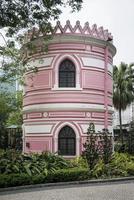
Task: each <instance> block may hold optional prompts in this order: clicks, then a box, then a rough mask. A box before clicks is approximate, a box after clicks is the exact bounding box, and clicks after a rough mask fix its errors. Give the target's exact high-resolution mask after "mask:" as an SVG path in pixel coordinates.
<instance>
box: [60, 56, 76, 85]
mask: <svg viewBox="0 0 134 200" xmlns="http://www.w3.org/2000/svg"><path fill="white" fill-rule="evenodd" d="M75 85H76V84H75V66H74V64H73V62H72V61H70V60H68V59H66V60H64V61H63V62H61V64H60V67H59V87H75Z"/></svg>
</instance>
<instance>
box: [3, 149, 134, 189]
mask: <svg viewBox="0 0 134 200" xmlns="http://www.w3.org/2000/svg"><path fill="white" fill-rule="evenodd" d="M83 162H84V163H85V160H83V158H81V157H80V158H79V159H78V158H77V159H76V163H75V162H72V161H67V160H64V159H63V158H62V157H60V156H56V155H54V154H51V153H48V152H47V153H42V154H39V155H37V154H30V155H27V154H24V155H21V154H20V153H19V152H15V151H8V152H5V151H3V150H1V151H0V171H1V173H0V187H9V186H19V185H29V184H39V183H50V182H51V183H53V182H66V181H80V180H87V179H92V178H111V177H123V176H133V175H134V156H131V155H129V154H125V153H115V154H113V155H112V158H111V160H110V161H109V163H107V164H105V163H104V160H103V159H102V158H99V160H98V162H97V163H96V164H95V165H94V167H93V169H92V170H89V168H88V166H86V167H84V165H83ZM79 163H82V165H81V164H80V165H79ZM29 164H31V166H30V167H29ZM72 164H73V165H72ZM6 165H7V166H6ZM22 168H25V169H24V170H22ZM41 168H42V169H41Z"/></svg>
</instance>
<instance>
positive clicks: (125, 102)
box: [113, 63, 134, 144]
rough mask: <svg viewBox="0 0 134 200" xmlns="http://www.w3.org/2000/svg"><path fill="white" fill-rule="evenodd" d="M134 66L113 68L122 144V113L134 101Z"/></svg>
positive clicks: (114, 90) (114, 96) (115, 105)
mask: <svg viewBox="0 0 134 200" xmlns="http://www.w3.org/2000/svg"><path fill="white" fill-rule="evenodd" d="M133 66H134V64H133V63H132V64H130V65H127V64H125V63H121V64H120V65H119V67H117V66H114V68H113V79H114V86H113V104H114V107H115V108H116V109H117V110H118V111H119V123H120V136H121V141H122V144H123V131H122V116H121V111H122V110H126V108H127V106H129V105H130V104H131V103H132V102H133V100H134V90H133V77H132V76H131V74H132V67H133Z"/></svg>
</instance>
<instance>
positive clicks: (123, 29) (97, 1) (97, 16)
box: [60, 0, 134, 65]
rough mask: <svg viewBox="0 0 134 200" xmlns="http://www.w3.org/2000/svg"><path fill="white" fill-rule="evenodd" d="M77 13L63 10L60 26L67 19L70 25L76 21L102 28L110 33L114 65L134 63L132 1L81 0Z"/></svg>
mask: <svg viewBox="0 0 134 200" xmlns="http://www.w3.org/2000/svg"><path fill="white" fill-rule="evenodd" d="M83 1H84V4H83V8H82V10H81V11H80V12H79V13H74V14H70V12H69V10H67V9H64V10H63V14H62V15H61V17H60V21H61V22H62V24H65V22H66V20H67V19H69V20H70V21H71V23H72V24H75V22H76V21H77V20H79V21H80V22H81V25H84V23H85V22H86V21H88V22H89V24H90V25H91V26H92V25H93V24H94V23H96V24H97V26H98V27H99V26H103V27H104V29H108V30H109V32H111V33H112V35H113V38H114V45H115V46H116V48H117V54H116V56H115V57H114V64H115V65H118V64H119V63H120V62H121V61H123V62H126V63H128V64H129V63H131V62H134V0H83Z"/></svg>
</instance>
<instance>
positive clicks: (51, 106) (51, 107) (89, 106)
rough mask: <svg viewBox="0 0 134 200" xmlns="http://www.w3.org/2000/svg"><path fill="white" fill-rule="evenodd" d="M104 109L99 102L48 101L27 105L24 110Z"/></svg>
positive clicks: (25, 111)
mask: <svg viewBox="0 0 134 200" xmlns="http://www.w3.org/2000/svg"><path fill="white" fill-rule="evenodd" d="M62 110H64V111H67V110H68V111H69V110H72V111H104V110H105V107H104V105H99V104H89V103H88V104H86V103H50V104H49V103H48V104H35V105H29V106H25V107H24V108H23V112H24V113H27V112H36V111H38V112H39V111H62ZM108 110H109V112H111V111H113V108H112V107H109V109H108Z"/></svg>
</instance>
